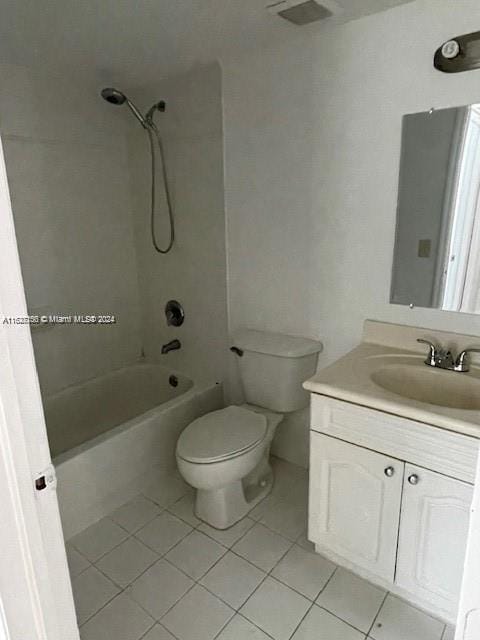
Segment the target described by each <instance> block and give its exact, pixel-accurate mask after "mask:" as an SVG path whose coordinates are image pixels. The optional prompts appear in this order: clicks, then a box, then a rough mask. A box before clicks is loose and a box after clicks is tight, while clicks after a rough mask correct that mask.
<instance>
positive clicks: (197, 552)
mask: <svg viewBox="0 0 480 640" xmlns="http://www.w3.org/2000/svg"><path fill="white" fill-rule="evenodd" d="M224 553H226V549H225V547H222V545H220V544H218V542H215V540H212V539H211V538H209V537H208V536H206V535H204V534H203V533H200V532H198V531H196V530H194V531H192V533H191V534H190V535H188V536H187V537H186V538H184V539H183V540H182V541H181V542H179V544H177V546H176V547H174V548H173V549H172V550H171V551H169V552H168V554H167V555H166V556H165V557H166V558H167V559H168V560H169V562H172V563H173V564H174V565H175V566H176V567H178V568H179V569H181V571H183V572H184V573H186V574H188V575H189V576H191V577H192V578H193V579H194V580H198V579H199V578H201V577H202V576H203V575H204V574H205V573H206V572H207V571H208V570H209V569H210V567H211V566H212V565H213V564H215V562H217V560H219V559H220V558H221V557H222V556H223V555H224Z"/></svg>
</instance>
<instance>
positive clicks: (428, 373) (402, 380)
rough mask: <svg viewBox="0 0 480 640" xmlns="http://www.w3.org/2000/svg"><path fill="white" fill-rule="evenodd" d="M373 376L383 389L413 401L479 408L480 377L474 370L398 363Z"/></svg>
mask: <svg viewBox="0 0 480 640" xmlns="http://www.w3.org/2000/svg"><path fill="white" fill-rule="evenodd" d="M370 378H371V380H372V381H373V382H374V383H375V384H376V385H378V386H379V387H382V389H386V390H387V391H391V392H392V393H396V394H397V395H399V396H402V397H404V398H410V399H411V400H417V401H419V402H426V403H428V404H433V405H437V406H439V407H449V408H451V409H463V410H468V411H475V410H479V409H480V378H479V377H478V376H477V375H475V374H472V373H455V372H452V371H445V370H442V369H433V368H429V367H427V366H426V365H424V364H421V365H419V364H400V363H395V364H389V365H386V366H382V367H380V368H378V369H376V370H374V371H373V372H371V373H370Z"/></svg>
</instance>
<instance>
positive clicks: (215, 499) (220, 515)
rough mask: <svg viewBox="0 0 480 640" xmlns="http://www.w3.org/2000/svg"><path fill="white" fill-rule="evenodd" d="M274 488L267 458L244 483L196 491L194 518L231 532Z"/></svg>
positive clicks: (266, 457)
mask: <svg viewBox="0 0 480 640" xmlns="http://www.w3.org/2000/svg"><path fill="white" fill-rule="evenodd" d="M272 486H273V471H272V467H271V466H270V462H269V460H268V456H267V455H265V456H264V457H263V458H262V460H261V461H260V463H259V464H258V465H257V466H256V467H255V469H254V470H253V471H252V472H251V473H249V474H248V476H246V477H245V478H243V479H242V480H237V481H235V482H232V483H231V484H229V485H227V486H225V487H221V488H220V489H197V494H196V498H195V515H196V516H197V518H199V519H200V520H203V521H204V522H206V523H207V524H209V525H210V526H211V527H214V528H215V529H228V528H229V527H232V526H233V525H234V524H236V523H237V522H238V521H239V520H241V519H242V518H244V517H245V516H246V515H247V513H249V511H251V510H252V509H253V508H254V507H255V506H256V505H257V504H258V503H259V502H260V500H263V498H265V496H266V495H268V494H269V493H270V491H271V489H272Z"/></svg>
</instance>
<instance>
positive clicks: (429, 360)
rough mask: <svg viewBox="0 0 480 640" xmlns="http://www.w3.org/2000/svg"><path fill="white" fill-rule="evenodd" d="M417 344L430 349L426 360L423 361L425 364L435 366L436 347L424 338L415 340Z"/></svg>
mask: <svg viewBox="0 0 480 640" xmlns="http://www.w3.org/2000/svg"><path fill="white" fill-rule="evenodd" d="M417 342H421V343H422V344H426V345H428V347H429V349H430V351H429V353H428V356H427V359H426V360H425V364H429V365H435V359H436V357H437V347H436V346H435V345H434V344H433V342H430V340H427V339H426V338H417Z"/></svg>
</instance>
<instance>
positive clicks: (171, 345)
mask: <svg viewBox="0 0 480 640" xmlns="http://www.w3.org/2000/svg"><path fill="white" fill-rule="evenodd" d="M181 347H182V343H181V342H180V340H177V339H176V338H175V340H170V342H167V344H164V345H163V346H162V354H165V353H168V352H169V351H176V350H177V349H181Z"/></svg>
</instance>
